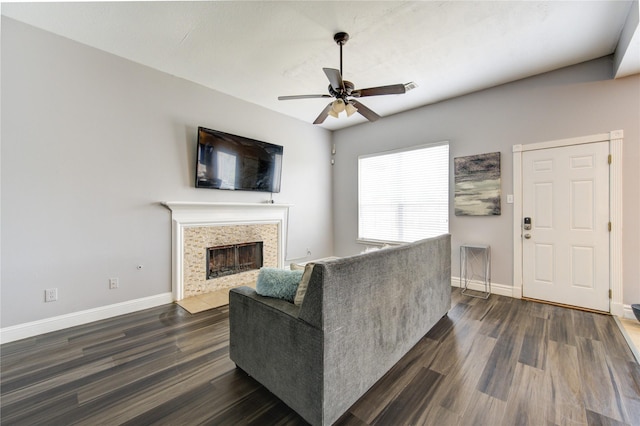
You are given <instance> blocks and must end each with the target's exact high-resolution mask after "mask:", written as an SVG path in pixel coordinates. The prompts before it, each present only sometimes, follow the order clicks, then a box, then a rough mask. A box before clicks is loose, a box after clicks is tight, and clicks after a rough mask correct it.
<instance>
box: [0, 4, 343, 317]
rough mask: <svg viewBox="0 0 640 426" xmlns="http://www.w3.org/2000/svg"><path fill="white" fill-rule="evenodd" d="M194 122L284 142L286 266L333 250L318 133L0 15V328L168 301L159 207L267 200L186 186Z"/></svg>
mask: <svg viewBox="0 0 640 426" xmlns="http://www.w3.org/2000/svg"><path fill="white" fill-rule="evenodd" d="M199 125H202V126H206V127H210V128H214V129H218V130H223V131H226V132H230V133H235V134H239V135H243V136H247V137H253V138H256V139H260V140H264V141H267V142H272V143H276V144H280V145H283V146H284V164H283V179H282V192H280V193H279V194H275V195H274V199H275V201H276V202H279V203H290V204H293V208H292V210H291V214H290V229H289V247H288V255H287V257H288V258H301V257H306V256H307V249H309V250H310V251H311V257H322V256H327V255H330V254H332V250H333V241H332V235H331V232H327V230H330V229H332V226H333V225H332V221H331V166H330V164H329V163H330V140H331V134H330V132H328V131H326V130H323V129H320V128H317V127H314V126H311V125H309V124H308V123H303V122H301V121H298V120H294V119H291V118H288V117H285V116H283V115H280V114H277V113H274V112H270V111H268V110H265V109H263V108H261V107H258V106H256V105H253V104H249V103H245V102H242V101H239V100H237V99H234V98H231V97H229V96H226V95H224V94H222V93H219V92H216V91H212V90H209V89H206V88H204V87H201V86H198V85H195V84H192V83H189V82H186V81H184V80H181V79H178V78H175V77H172V76H170V75H167V74H163V73H160V72H158V71H155V70H152V69H149V68H146V67H144V66H141V65H138V64H135V63H132V62H129V61H127V60H124V59H121V58H118V57H116V56H113V55H110V54H107V53H104V52H102V51H99V50H96V49H93V48H89V47H86V46H83V45H81V44H78V43H75V42H72V41H69V40H67V39H64V38H61V37H58V36H55V35H52V34H50V33H47V32H44V31H41V30H38V29H35V28H33V27H30V26H27V25H24V24H22V23H19V22H16V21H13V20H11V19H8V18H5V17H2V163H1V167H2V169H1V173H2V175H1V178H2V187H1V189H2V228H1V231H2V264H1V268H2V275H1V278H2V281H1V305H0V308H1V309H0V310H1V312H2V314H1V318H0V321H1V326H2V327H8V326H12V325H16V324H22V323H26V322H31V321H35V320H40V319H44V318H50V317H55V316H58V315H63V314H67V313H72V312H77V311H81V310H86V309H91V308H96V307H101V306H107V305H111V304H115V303H119V302H125V301H129V300H135V299H138V298H143V297H146V296H153V295H157V294H162V293H166V292H170V291H171V222H170V219H171V213H170V211H169V210H167V209H166V208H164V207H162V206H160V205H159V204H158V203H159V202H160V201H211V202H222V201H224V202H262V201H266V200H267V199H268V198H269V194H267V193H252V192H230V191H216V190H207V189H196V188H194V184H193V181H194V174H195V172H194V167H195V155H196V152H195V143H196V129H197V127H198V126H199ZM139 264H141V265H144V268H143V269H142V270H137V269H136V266H137V265H139ZM109 277H118V278H119V280H120V288H119V289H117V290H109V289H108V279H109ZM50 287H57V288H58V289H59V300H58V301H57V302H54V303H44V289H45V288H50Z"/></svg>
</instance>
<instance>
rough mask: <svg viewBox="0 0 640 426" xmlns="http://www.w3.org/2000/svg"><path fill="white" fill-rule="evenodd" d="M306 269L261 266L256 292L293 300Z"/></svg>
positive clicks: (289, 300)
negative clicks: (296, 269)
mask: <svg viewBox="0 0 640 426" xmlns="http://www.w3.org/2000/svg"><path fill="white" fill-rule="evenodd" d="M303 272H304V271H287V270H286V269H277V268H260V272H259V273H258V281H257V282H256V293H258V294H259V295H261V296H267V297H275V298H277V299H283V300H286V301H288V302H293V298H294V297H295V295H296V290H297V289H298V284H299V283H300V279H301V278H302V274H303Z"/></svg>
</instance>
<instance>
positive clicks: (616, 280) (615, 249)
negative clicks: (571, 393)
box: [609, 130, 635, 318]
mask: <svg viewBox="0 0 640 426" xmlns="http://www.w3.org/2000/svg"><path fill="white" fill-rule="evenodd" d="M623 136H624V135H623V133H622V130H618V131H615V132H611V136H610V140H611V142H610V143H609V154H611V158H612V160H611V165H610V166H609V220H610V221H611V232H610V233H609V247H610V250H611V252H610V256H609V259H610V264H609V285H610V288H611V292H612V295H611V305H610V307H611V314H613V315H617V316H621V315H623V304H622V300H623V299H622V296H623V293H624V287H623V286H622V281H623V280H622V161H623V155H622V138H623ZM630 308H631V307H629V309H630ZM631 315H632V316H633V313H632V314H631ZM634 318H635V317H634Z"/></svg>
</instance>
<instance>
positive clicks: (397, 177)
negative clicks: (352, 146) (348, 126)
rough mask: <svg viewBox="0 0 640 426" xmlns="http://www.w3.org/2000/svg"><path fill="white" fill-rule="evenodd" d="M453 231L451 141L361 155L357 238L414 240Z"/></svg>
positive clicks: (391, 240)
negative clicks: (450, 215)
mask: <svg viewBox="0 0 640 426" xmlns="http://www.w3.org/2000/svg"><path fill="white" fill-rule="evenodd" d="M447 232H449V144H448V143H442V144H435V145H428V146H419V147H414V148H409V149H406V150H401V151H392V152H385V153H381V154H373V155H366V156H361V157H359V158H358V239H360V240H365V241H388V242H412V241H417V240H420V239H422V238H428V237H434V236H436V235H441V234H446V233H447Z"/></svg>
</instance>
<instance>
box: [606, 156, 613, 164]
mask: <svg viewBox="0 0 640 426" xmlns="http://www.w3.org/2000/svg"><path fill="white" fill-rule="evenodd" d="M612 161H613V157H612V156H611V154H609V157H608V159H607V162H608V163H609V164H611V162H612Z"/></svg>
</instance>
